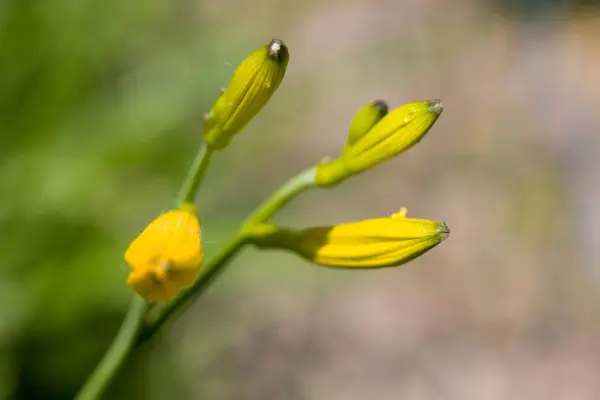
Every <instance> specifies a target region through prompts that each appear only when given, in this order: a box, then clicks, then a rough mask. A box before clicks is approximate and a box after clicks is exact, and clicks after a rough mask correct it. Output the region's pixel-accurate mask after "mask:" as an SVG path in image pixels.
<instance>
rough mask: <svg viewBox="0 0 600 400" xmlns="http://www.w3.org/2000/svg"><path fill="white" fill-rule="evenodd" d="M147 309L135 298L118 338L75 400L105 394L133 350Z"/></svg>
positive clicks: (86, 399)
mask: <svg viewBox="0 0 600 400" xmlns="http://www.w3.org/2000/svg"><path fill="white" fill-rule="evenodd" d="M145 309H146V302H145V301H144V300H143V299H142V298H141V297H138V296H137V295H136V296H134V298H133V299H132V300H131V303H130V305H129V310H128V311H127V315H126V316H125V319H124V320H123V323H122V324H121V327H120V328H119V332H118V333H117V336H116V337H115V339H114V340H113V342H112V344H111V345H110V348H109V349H108V351H107V352H106V353H105V354H104V357H103V358H102V361H100V363H99V364H98V365H97V366H96V369H95V370H94V372H92V375H90V377H89V378H88V380H87V381H86V382H85V385H84V386H83V387H82V388H81V390H80V391H79V393H77V396H76V397H75V400H94V399H97V398H99V397H100V396H101V395H102V392H104V390H105V389H106V387H107V386H108V384H109V383H110V381H111V379H112V378H113V376H114V375H115V373H116V371H117V370H118V369H119V367H120V366H121V365H122V364H123V362H124V361H125V359H126V358H127V356H128V355H129V352H130V351H131V349H132V348H133V344H134V343H135V340H136V338H137V337H138V334H139V332H140V327H141V325H142V316H143V314H144V310H145Z"/></svg>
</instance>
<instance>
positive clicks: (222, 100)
mask: <svg viewBox="0 0 600 400" xmlns="http://www.w3.org/2000/svg"><path fill="white" fill-rule="evenodd" d="M289 57H290V56H289V52H288V49H287V47H286V46H285V44H284V43H283V42H282V41H281V40H279V39H273V40H272V41H271V42H270V43H269V44H268V45H266V46H263V47H261V48H260V49H258V50H256V51H255V52H253V53H252V54H250V56H248V58H246V59H245V60H244V61H242V63H241V64H240V66H239V67H238V68H237V70H236V71H235V74H234V75H233V78H232V79H231V82H230V83H229V85H228V86H227V88H226V89H225V90H224V91H223V93H222V94H221V96H219V98H218V99H217V101H216V102H215V104H214V105H213V107H212V109H211V110H210V112H209V113H208V114H207V115H206V117H205V124H204V137H205V140H206V143H207V145H208V146H209V147H211V148H213V149H221V148H223V147H225V146H227V144H228V143H229V141H230V140H231V138H232V137H233V135H235V134H236V133H238V132H239V131H240V130H242V128H243V127H244V126H246V124H248V122H250V120H252V118H254V117H255V116H256V114H258V112H259V111H260V110H261V109H262V108H263V107H264V105H265V104H267V102H268V101H269V99H270V98H271V96H273V94H274V93H275V91H276V90H277V88H278V87H279V85H280V84H281V81H282V80H283V76H284V75H285V71H286V68H287V64H288V61H289Z"/></svg>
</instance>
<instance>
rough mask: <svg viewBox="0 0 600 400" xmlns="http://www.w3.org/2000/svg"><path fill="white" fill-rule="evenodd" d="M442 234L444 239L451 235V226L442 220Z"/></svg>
mask: <svg viewBox="0 0 600 400" xmlns="http://www.w3.org/2000/svg"><path fill="white" fill-rule="evenodd" d="M440 236H441V237H442V240H446V238H448V236H450V228H448V225H446V223H445V222H442V226H441V227H440Z"/></svg>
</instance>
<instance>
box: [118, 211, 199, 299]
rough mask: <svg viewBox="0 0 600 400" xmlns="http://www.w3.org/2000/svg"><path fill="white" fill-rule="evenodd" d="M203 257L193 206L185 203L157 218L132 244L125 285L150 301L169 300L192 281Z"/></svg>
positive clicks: (128, 255) (129, 250) (127, 258)
mask: <svg viewBox="0 0 600 400" xmlns="http://www.w3.org/2000/svg"><path fill="white" fill-rule="evenodd" d="M203 258H204V252H203V250H202V238H201V234H200V222H199V221H198V217H197V216H196V209H195V207H194V206H193V205H191V204H184V205H182V206H181V207H179V208H178V209H176V210H171V211H168V212H166V213H164V214H162V215H161V216H159V217H158V218H156V219H155V220H154V221H152V222H151V223H150V225H148V226H147V227H146V229H144V231H143V232H142V233H141V234H140V235H139V236H138V237H137V238H136V239H135V240H134V241H133V242H132V243H131V245H130V246H129V248H128V249H127V251H126V252H125V261H127V264H129V267H130V268H131V272H130V274H129V278H128V279H127V285H129V287H131V288H132V289H133V290H134V291H135V292H136V293H137V294H139V295H140V296H142V297H143V298H144V299H145V300H146V301H147V302H149V303H151V302H155V301H168V300H171V299H172V298H174V297H175V296H176V295H177V294H178V293H179V292H180V291H181V290H182V289H184V288H186V287H189V286H191V285H192V284H193V283H194V281H195V280H196V277H197V276H198V273H199V271H200V265H201V264H202V259H203Z"/></svg>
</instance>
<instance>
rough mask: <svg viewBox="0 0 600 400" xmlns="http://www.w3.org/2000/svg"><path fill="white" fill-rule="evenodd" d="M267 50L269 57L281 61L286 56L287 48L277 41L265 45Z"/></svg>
mask: <svg viewBox="0 0 600 400" xmlns="http://www.w3.org/2000/svg"><path fill="white" fill-rule="evenodd" d="M267 49H268V50H269V57H271V58H274V59H277V60H282V59H284V58H285V57H286V56H287V52H288V49H287V46H286V45H285V44H284V43H283V42H282V41H281V40H279V39H273V40H271V43H269V44H268V45H267Z"/></svg>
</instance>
